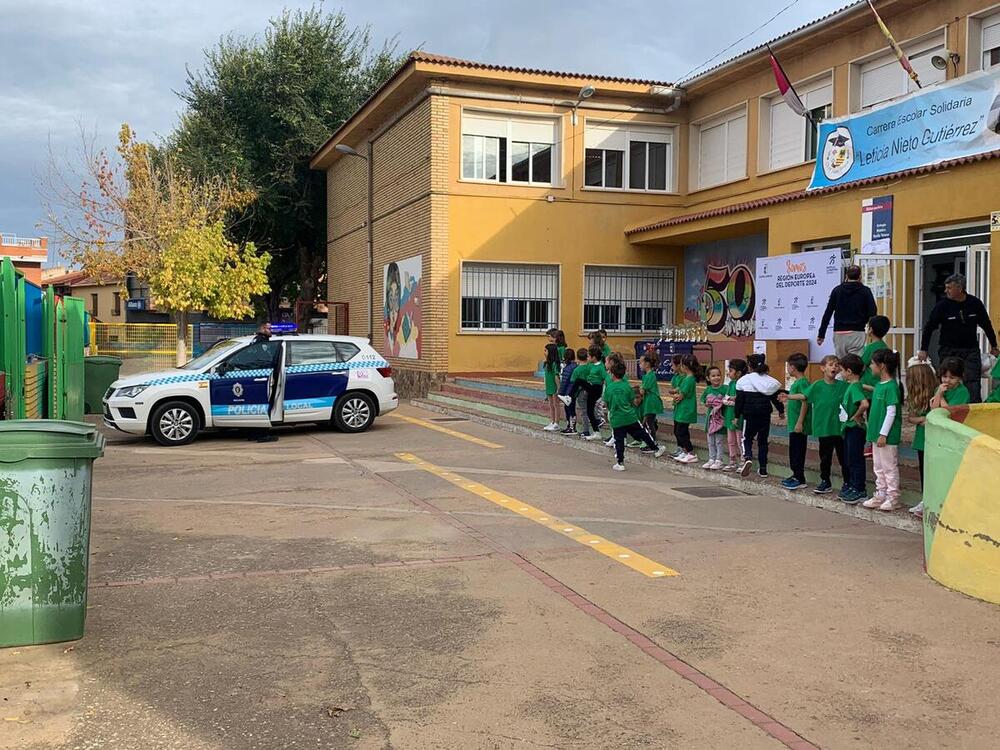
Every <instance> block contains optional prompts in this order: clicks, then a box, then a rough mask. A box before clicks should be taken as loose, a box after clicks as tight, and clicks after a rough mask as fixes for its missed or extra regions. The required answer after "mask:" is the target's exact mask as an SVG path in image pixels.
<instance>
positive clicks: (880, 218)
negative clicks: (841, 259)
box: [861, 195, 892, 255]
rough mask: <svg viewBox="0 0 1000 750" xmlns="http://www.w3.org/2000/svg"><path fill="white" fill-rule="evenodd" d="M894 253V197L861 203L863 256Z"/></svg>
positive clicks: (885, 196) (873, 199)
mask: <svg viewBox="0 0 1000 750" xmlns="http://www.w3.org/2000/svg"><path fill="white" fill-rule="evenodd" d="M890 253H892V196H891V195H883V196H881V197H879V198H865V199H864V200H863V201H861V254H862V255H889V254H890Z"/></svg>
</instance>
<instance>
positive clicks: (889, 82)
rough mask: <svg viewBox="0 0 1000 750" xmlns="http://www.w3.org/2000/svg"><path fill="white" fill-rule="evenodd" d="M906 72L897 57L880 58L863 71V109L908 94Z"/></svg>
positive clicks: (866, 66)
mask: <svg viewBox="0 0 1000 750" xmlns="http://www.w3.org/2000/svg"><path fill="white" fill-rule="evenodd" d="M905 76H906V72H905V71H904V70H903V68H902V67H901V66H900V64H899V61H898V60H896V58H895V57H892V56H890V57H885V58H880V59H879V60H878V61H876V62H871V63H868V64H867V65H865V66H864V67H863V68H862V69H861V108H862V109H867V108H868V107H874V106H875V105H876V104H881V103H882V102H885V101H888V100H889V99H892V98H894V97H897V96H902V95H903V94H905V93H906V84H905V82H904V80H903V79H904V77H905Z"/></svg>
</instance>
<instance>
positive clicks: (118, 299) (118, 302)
mask: <svg viewBox="0 0 1000 750" xmlns="http://www.w3.org/2000/svg"><path fill="white" fill-rule="evenodd" d="M111 314H112V315H121V314H122V293H121V292H115V304H114V307H112V308H111Z"/></svg>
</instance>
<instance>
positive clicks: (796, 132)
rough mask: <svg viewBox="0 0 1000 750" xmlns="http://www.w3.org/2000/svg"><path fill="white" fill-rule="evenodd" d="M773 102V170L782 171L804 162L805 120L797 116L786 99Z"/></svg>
mask: <svg viewBox="0 0 1000 750" xmlns="http://www.w3.org/2000/svg"><path fill="white" fill-rule="evenodd" d="M772 102H773V103H772V104H771V169H781V168H782V167H788V166H791V165H792V164H798V163H800V162H801V161H802V157H803V152H804V146H803V142H804V141H803V139H804V138H805V132H806V131H805V118H804V117H799V116H798V115H797V114H795V113H794V112H793V111H792V110H791V107H789V106H788V105H787V104H785V101H784V99H776V100H772ZM807 106H808V105H807Z"/></svg>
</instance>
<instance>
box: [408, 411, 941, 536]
mask: <svg viewBox="0 0 1000 750" xmlns="http://www.w3.org/2000/svg"><path fill="white" fill-rule="evenodd" d="M410 403H411V404H412V405H413V406H416V407H418V408H420V409H425V410H427V411H432V412H435V413H439V414H446V415H449V416H453V417H462V418H465V419H468V420H469V421H471V422H476V423H477V424H481V425H484V426H486V427H492V428H494V429H498V430H503V431H505V432H510V433H513V434H518V435H523V436H527V437H532V438H535V439H538V440H545V441H547V442H550V443H555V444H558V445H563V446H566V447H569V448H574V449H576V450H581V451H586V452H588V453H593V454H595V455H599V456H602V457H604V458H605V459H608V458H609V457H608V453H609V451H608V448H607V447H605V446H604V445H603V444H601V443H598V442H587V441H585V440H580V439H579V438H577V437H572V436H567V435H560V434H559V433H558V432H545V431H543V430H539V429H538V426H537V425H538V424H539V423H538V422H534V421H524V420H523V419H519V418H515V417H513V416H511V417H508V416H507V415H502V414H500V415H494V414H491V413H490V412H489V411H488V410H486V409H484V410H478V409H474V408H471V407H472V405H470V404H469V403H468V402H459V403H458V404H449V403H448V399H447V398H431V397H429V398H426V399H413V400H412V401H411V402H410ZM491 408H492V407H491ZM521 416H528V417H530V416H531V415H521ZM498 417H499V418H498ZM543 421H544V420H543ZM626 462H627V463H630V464H640V465H642V466H647V467H650V468H653V469H657V470H660V471H669V472H672V473H675V474H681V475H684V476H689V477H692V478H695V479H698V480H699V481H702V482H704V481H705V480H707V479H711V480H712V481H713V482H715V483H716V484H719V485H722V486H724V487H731V488H733V489H735V490H738V491H740V492H741V493H744V494H747V495H763V496H765V497H777V498H781V499H784V500H788V501H790V502H794V503H798V504H800V505H807V506H810V507H814V508H820V509H822V510H827V511H831V512H833V513H839V514H841V515H845V516H850V517H852V518H857V519H860V520H863V521H868V522H870V523H874V524H877V525H880V526H886V527H889V528H894V529H898V530H900V531H906V532H909V533H911V534H922V533H923V525H922V524H921V522H920V520H919V519H917V518H914V517H913V516H912V515H911V514H910V513H908V512H906V511H897V512H896V513H882V512H880V511H873V510H868V509H867V508H863V507H861V505H844V504H843V503H842V502H840V501H839V500H837V499H836V496H835V495H817V494H815V493H813V492H811V491H809V490H807V489H803V490H798V491H797V492H791V491H789V490H786V489H784V488H783V487H781V486H780V485H779V484H778V483H777V482H776V481H775V478H774V475H772V477H771V479H769V480H762V479H759V478H757V477H755V476H751V477H749V478H747V479H743V478H742V477H740V476H737V475H734V474H728V473H724V472H717V471H716V472H706V471H705V470H704V469H702V468H700V466H699V465H698V464H693V465H686V464H679V463H677V462H676V461H669V460H668V459H666V458H659V459H657V458H654V457H652V456H646V455H643V454H642V453H640V452H638V451H632V450H630V451H629V452H628V457H627V459H626ZM609 465H610V464H609ZM902 499H903V501H904V502H905V503H906V504H907V505H913V504H914V503H916V502H918V501H919V496H918V495H917V493H914V492H912V491H904V493H903V498H902Z"/></svg>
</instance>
